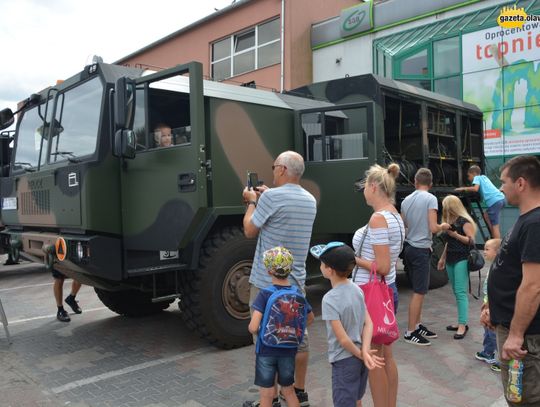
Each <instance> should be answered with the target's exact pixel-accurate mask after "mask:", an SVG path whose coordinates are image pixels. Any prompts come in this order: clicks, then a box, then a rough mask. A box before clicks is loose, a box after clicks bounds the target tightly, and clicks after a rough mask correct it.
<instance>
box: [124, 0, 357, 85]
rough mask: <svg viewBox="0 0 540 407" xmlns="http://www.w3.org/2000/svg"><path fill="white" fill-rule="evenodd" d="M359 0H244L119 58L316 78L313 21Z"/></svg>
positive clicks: (251, 80) (256, 77) (263, 81)
mask: <svg viewBox="0 0 540 407" xmlns="http://www.w3.org/2000/svg"><path fill="white" fill-rule="evenodd" d="M358 3H359V1H358V0H332V1H328V0H238V1H235V2H233V3H232V4H231V5H230V6H228V7H226V8H224V9H222V10H219V11H217V12H215V13H213V14H211V15H210V16H208V17H206V18H204V19H202V20H199V21H197V22H195V23H193V24H191V25H189V26H187V27H185V28H182V29H180V30H178V31H176V32H174V33H172V34H170V35H168V36H167V37H165V38H162V39H160V40H158V41H156V42H154V43H152V44H150V45H148V46H146V47H144V48H142V49H140V50H138V51H135V52H133V53H132V54H130V55H127V56H126V57H124V58H122V59H120V60H119V61H116V63H117V64H122V65H129V66H136V67H143V68H149V69H163V68H169V67H171V66H174V65H177V64H182V63H185V62H188V61H193V60H195V61H199V62H202V64H203V69H204V75H205V76H206V77H207V78H208V79H213V80H218V81H225V82H231V83H238V84H245V85H248V86H256V87H257V88H261V89H268V90H275V91H283V90H290V89H294V88H297V87H300V86H303V85H306V84H309V83H311V82H312V81H313V77H312V72H313V69H312V65H311V64H312V55H311V26H312V24H313V23H314V22H316V21H321V20H324V19H326V18H328V17H332V16H335V15H336V14H337V13H339V12H340V10H341V9H343V8H347V7H350V6H354V5H357V4H358Z"/></svg>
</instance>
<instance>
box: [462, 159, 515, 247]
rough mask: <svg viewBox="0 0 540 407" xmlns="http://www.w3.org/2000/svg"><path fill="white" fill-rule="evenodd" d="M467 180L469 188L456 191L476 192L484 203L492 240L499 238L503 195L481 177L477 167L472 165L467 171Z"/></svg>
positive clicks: (487, 180) (486, 178)
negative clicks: (469, 183) (469, 184)
mask: <svg viewBox="0 0 540 407" xmlns="http://www.w3.org/2000/svg"><path fill="white" fill-rule="evenodd" d="M467 178H469V181H471V183H472V186H471V187H462V188H457V189H456V191H458V192H460V191H471V192H478V193H479V194H480V196H481V197H482V200H483V201H484V202H485V203H486V206H487V211H486V213H485V214H484V218H485V219H486V222H487V224H488V226H489V230H490V232H491V236H492V237H493V238H494V239H500V238H501V229H500V227H499V216H500V213H501V210H502V208H503V207H504V202H505V201H504V195H503V193H502V192H501V191H499V190H498V189H497V187H496V186H495V185H493V183H492V182H491V181H490V179H489V178H488V177H486V176H485V175H482V170H481V169H480V167H479V166H478V165H473V166H471V167H470V168H469V171H467Z"/></svg>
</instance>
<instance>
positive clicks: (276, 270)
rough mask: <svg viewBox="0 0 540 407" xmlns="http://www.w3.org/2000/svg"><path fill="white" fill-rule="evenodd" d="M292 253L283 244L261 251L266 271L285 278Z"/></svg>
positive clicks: (289, 268)
mask: <svg viewBox="0 0 540 407" xmlns="http://www.w3.org/2000/svg"><path fill="white" fill-rule="evenodd" d="M293 261H294V259H293V255H292V253H291V252H290V251H289V250H288V249H286V248H285V247H283V246H278V247H274V248H272V249H270V250H267V251H265V252H264V253H263V263H264V266H265V267H266V269H267V270H268V271H272V274H273V275H274V276H276V277H278V278H286V277H287V276H288V275H289V274H290V272H291V270H292V265H293Z"/></svg>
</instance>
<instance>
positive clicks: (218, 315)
mask: <svg viewBox="0 0 540 407" xmlns="http://www.w3.org/2000/svg"><path fill="white" fill-rule="evenodd" d="M255 247H256V240H255V239H247V238H246V237H245V236H244V234H243V232H242V230H241V229H240V228H239V227H225V228H223V229H221V230H220V231H218V232H216V233H214V234H212V235H211V236H210V237H208V238H207V239H206V241H205V242H204V244H203V246H202V248H201V255H200V260H199V269H198V270H197V271H190V272H185V273H183V274H182V298H181V300H180V302H179V303H178V305H179V307H180V309H181V311H182V317H183V319H184V321H185V322H186V324H187V326H188V327H189V328H190V329H192V330H194V331H196V332H198V333H199V334H200V335H201V337H202V338H204V339H206V340H207V341H209V342H210V343H211V344H212V345H214V346H217V347H219V348H223V349H233V348H238V347H241V346H246V345H250V344H251V343H252V336H251V334H249V332H248V329H247V327H248V324H249V281H248V280H249V273H250V272H251V265H252V264H253V255H254V253H255Z"/></svg>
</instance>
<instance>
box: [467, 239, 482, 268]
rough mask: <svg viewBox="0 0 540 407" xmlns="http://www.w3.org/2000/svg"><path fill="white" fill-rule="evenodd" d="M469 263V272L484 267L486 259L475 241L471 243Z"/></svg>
mask: <svg viewBox="0 0 540 407" xmlns="http://www.w3.org/2000/svg"><path fill="white" fill-rule="evenodd" d="M467 263H468V265H469V272H472V271H478V270H480V269H482V267H484V264H486V261H485V260H484V256H483V255H482V253H480V250H478V249H477V248H476V247H475V246H474V244H473V243H471V249H470V250H469V257H468V258H467Z"/></svg>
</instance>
